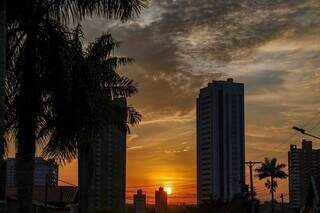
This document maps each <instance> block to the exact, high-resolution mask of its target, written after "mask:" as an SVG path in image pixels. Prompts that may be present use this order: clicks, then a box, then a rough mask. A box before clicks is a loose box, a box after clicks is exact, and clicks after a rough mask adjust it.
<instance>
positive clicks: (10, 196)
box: [7, 186, 77, 213]
mask: <svg viewBox="0 0 320 213" xmlns="http://www.w3.org/2000/svg"><path fill="white" fill-rule="evenodd" d="M76 192H77V187H72V186H49V187H48V194H47V213H70V212H71V206H72V205H74V204H75V201H76V199H75V196H76ZM45 197H46V196H45V187H44V186H35V187H34V189H33V199H32V204H33V210H34V212H44V209H45ZM7 210H8V211H7V212H10V213H18V201H17V187H9V188H8V189H7Z"/></svg>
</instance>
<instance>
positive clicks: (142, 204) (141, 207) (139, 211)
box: [133, 190, 147, 213]
mask: <svg viewBox="0 0 320 213" xmlns="http://www.w3.org/2000/svg"><path fill="white" fill-rule="evenodd" d="M133 206H134V211H135V213H145V212H146V211H147V197H146V195H145V194H143V193H142V190H138V191H137V194H135V195H133Z"/></svg>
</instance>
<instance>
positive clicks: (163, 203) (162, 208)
mask: <svg viewBox="0 0 320 213" xmlns="http://www.w3.org/2000/svg"><path fill="white" fill-rule="evenodd" d="M167 211H168V195H167V192H165V191H164V189H163V188H162V187H160V188H159V190H158V191H156V193H155V213H167Z"/></svg>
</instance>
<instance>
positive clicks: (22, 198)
mask: <svg viewBox="0 0 320 213" xmlns="http://www.w3.org/2000/svg"><path fill="white" fill-rule="evenodd" d="M145 3H146V1H145V0H91V1H88V0H86V1H85V0H61V1H52V0H42V1H37V0H29V1H20V0H11V1H8V2H7V20H8V26H9V31H8V37H9V38H8V39H9V41H11V43H9V44H8V45H9V46H10V47H11V49H10V51H9V52H8V64H9V65H10V67H9V69H10V71H12V72H14V74H12V75H13V76H16V77H17V80H13V81H14V83H12V84H14V86H16V89H17V91H18V92H16V93H15V94H11V95H13V96H14V98H12V100H13V101H12V104H13V106H15V108H14V110H13V111H14V113H12V114H13V115H15V116H14V117H13V118H15V122H13V124H12V126H13V127H14V128H15V130H16V141H17V153H16V175H17V186H18V202H19V211H20V212H24V213H30V212H31V208H32V191H33V171H34V156H35V150H36V134H37V131H38V129H39V123H41V111H43V110H44V111H45V110H46V107H47V106H46V95H47V92H48V91H44V90H47V89H48V88H47V87H46V85H45V83H44V80H46V75H47V72H51V73H58V72H59V69H60V68H61V67H59V64H61V63H60V62H58V61H59V60H62V59H61V58H60V59H59V58H57V57H54V60H52V59H50V58H47V57H46V56H47V55H48V54H47V51H49V52H51V53H52V55H53V56H54V55H57V56H58V55H60V52H61V51H62V49H61V47H63V46H58V47H57V48H55V47H54V46H53V45H52V44H53V43H55V42H57V40H59V41H62V40H63V39H56V36H61V35H62V34H61V33H60V32H62V31H63V30H62V31H61V25H62V24H66V23H67V22H68V21H69V20H70V19H73V20H76V19H78V20H79V19H81V18H84V17H85V16H87V15H94V14H98V15H103V16H106V17H108V18H111V17H113V18H118V19H121V20H123V21H126V20H127V19H129V18H131V17H132V16H134V15H135V14H138V13H140V10H141V9H142V8H143V7H144V6H145ZM41 41H42V42H41ZM54 50H55V51H56V52H53V51H54ZM43 53H45V55H42V54H43ZM53 61H54V62H55V63H52V62H53ZM0 80H2V81H3V79H0ZM11 80H12V79H11Z"/></svg>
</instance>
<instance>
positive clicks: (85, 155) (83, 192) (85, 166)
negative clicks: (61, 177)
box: [78, 144, 92, 213]
mask: <svg viewBox="0 0 320 213" xmlns="http://www.w3.org/2000/svg"><path fill="white" fill-rule="evenodd" d="M78 151H79V154H78V180H79V183H78V188H79V213H88V210H89V208H88V207H89V187H90V174H89V173H90V172H89V169H90V166H92V165H90V159H89V158H90V149H89V148H88V146H86V145H84V144H81V145H80V146H79V150H78Z"/></svg>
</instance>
